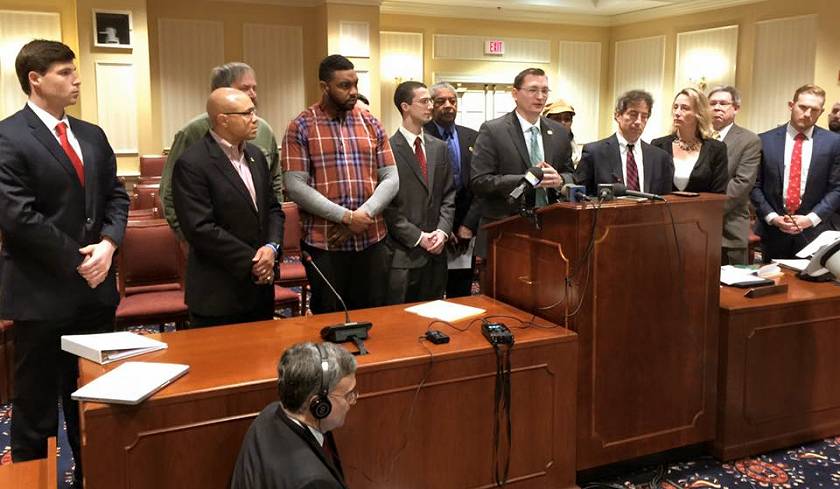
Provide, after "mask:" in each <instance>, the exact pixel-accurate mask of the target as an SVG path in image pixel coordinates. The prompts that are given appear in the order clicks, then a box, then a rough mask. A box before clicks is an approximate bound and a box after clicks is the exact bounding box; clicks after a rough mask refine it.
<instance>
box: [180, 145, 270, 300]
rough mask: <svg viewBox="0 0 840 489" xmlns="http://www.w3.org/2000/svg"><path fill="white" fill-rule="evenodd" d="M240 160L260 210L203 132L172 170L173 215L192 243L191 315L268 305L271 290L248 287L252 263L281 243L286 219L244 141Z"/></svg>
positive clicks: (261, 163) (255, 151) (264, 169)
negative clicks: (259, 251) (266, 247)
mask: <svg viewBox="0 0 840 489" xmlns="http://www.w3.org/2000/svg"><path fill="white" fill-rule="evenodd" d="M245 154H246V160H249V161H250V163H249V166H250V169H251V175H252V177H253V181H254V190H255V191H256V200H257V204H258V207H259V211H257V209H254V204H253V202H252V201H251V196H250V194H249V193H248V189H247V188H246V187H245V184H244V183H242V178H241V177H240V176H239V173H237V171H236V170H235V169H234V167H233V165H232V164H231V163H230V160H229V159H228V158H227V156H226V155H225V154H224V152H223V151H222V148H220V147H219V145H218V144H217V143H216V141H215V140H214V139H213V137H212V136H211V135H210V133H209V132H208V133H207V134H206V135H205V137H204V138H202V139H201V140H199V141H198V142H196V143H195V144H193V145H192V146H190V147H189V149H187V151H185V152H184V154H182V155H181V157H180V158H178V161H177V163H176V164H175V169H174V173H173V180H172V195H173V198H174V203H175V213H176V214H177V216H178V222H179V223H180V224H181V231H183V233H184V237H185V238H186V240H187V242H188V243H189V244H190V256H189V259H188V262H187V277H186V293H185V296H186V303H187V305H188V306H189V308H190V310H191V311H192V312H195V313H197V314H201V315H205V316H225V315H233V314H240V313H244V312H249V311H253V310H254V309H255V308H260V307H265V306H266V304H267V302H271V303H273V300H274V288H273V287H272V286H271V285H256V284H254V278H253V276H252V275H251V267H252V265H253V263H252V262H251V259H252V258H253V257H254V254H255V253H256V252H257V249H258V248H260V247H261V246H263V245H265V244H267V243H270V242H274V243H283V222H284V216H283V211H282V210H281V208H280V204H279V203H278V202H277V197H276V196H275V194H274V192H273V191H272V188H271V177H270V176H269V174H268V164H266V162H265V156H263V153H262V151H260V149H259V148H257V147H256V146H254V145H252V144H250V143H249V144H246V146H245Z"/></svg>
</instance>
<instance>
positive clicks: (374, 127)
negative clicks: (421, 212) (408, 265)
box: [281, 104, 394, 251]
mask: <svg viewBox="0 0 840 489" xmlns="http://www.w3.org/2000/svg"><path fill="white" fill-rule="evenodd" d="M281 158H282V164H283V171H299V172H306V173H308V174H309V178H308V181H307V183H308V184H309V185H310V186H311V187H313V188H314V189H315V190H317V191H318V192H320V193H321V194H323V195H324V196H325V197H326V198H328V199H330V200H331V201H333V202H335V203H336V204H338V205H340V206H342V207H345V208H347V209H349V210H356V209H358V208H359V207H360V206H361V205H362V204H364V203H365V201H367V200H368V199H369V198H370V196H371V195H372V194H373V191H374V189H375V188H376V185H377V183H378V182H379V176H378V173H377V171H378V170H379V168H383V167H386V166H391V165H394V154H393V153H392V152H391V145H390V143H389V142H388V137H387V135H386V134H385V130H384V129H383V128H382V125H381V124H380V123H379V121H378V120H376V118H375V117H373V116H372V115H371V114H370V113H369V112H367V111H362V110H359V109H356V108H354V109H353V110H352V111H348V112H347V113H346V116H345V117H344V119H338V118H331V117H330V116H329V115H328V114H327V113H326V112H324V110H323V109H321V107H320V104H315V105H313V106H311V107H309V108H308V109H306V110H304V111H303V112H301V113H300V114H299V115H298V116H297V117H296V118H295V119H293V120H292V121H291V122H290V123H289V127H288V129H287V130H286V136H285V137H284V141H283V147H282V155H281ZM300 215H301V224H302V226H303V240H304V241H305V242H306V243H307V244H309V245H311V246H314V247H316V248H321V249H324V250H329V251H361V250H364V249H365V248H367V247H369V246H371V245H373V244H376V243H378V242H379V241H381V240H382V239H384V238H385V235H386V233H387V231H386V227H385V219H384V218H383V217H382V215H378V216H374V217H373V224H371V225H370V226H369V227H368V229H367V231H366V232H365V233H362V234H356V235H352V236H351V237H350V238H348V239H347V240H346V241H344V242H343V243H341V244H340V245H338V246H337V247H333V248H331V247H330V245H329V242H328V239H327V238H328V236H329V233H330V229H331V228H332V227H333V226H336V225H337V224H336V223H333V222H330V221H328V220H326V219H324V218H323V217H320V216H315V215H312V214H309V213H308V212H306V211H304V210H303V209H301V210H300Z"/></svg>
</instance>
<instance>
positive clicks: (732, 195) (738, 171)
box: [722, 124, 761, 248]
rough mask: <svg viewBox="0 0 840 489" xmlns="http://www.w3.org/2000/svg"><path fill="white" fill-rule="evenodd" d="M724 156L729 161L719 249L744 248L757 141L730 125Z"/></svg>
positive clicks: (757, 157)
mask: <svg viewBox="0 0 840 489" xmlns="http://www.w3.org/2000/svg"><path fill="white" fill-rule="evenodd" d="M723 142H724V144H726V155H727V157H728V159H729V168H728V170H729V183H728V184H727V185H726V196H727V197H729V199H728V200H727V201H726V205H725V206H724V208H723V209H724V210H723V212H724V214H723V242H722V244H723V246H724V247H726V248H746V247H747V245H749V235H750V208H749V206H750V191H751V190H752V188H753V185H754V184H755V177H756V175H757V174H758V164H759V163H760V162H761V140H760V139H759V138H758V136H756V135H755V134H754V133H753V132H751V131H748V130H746V129H744V128H743V127H741V126H739V125H737V124H733V125H732V128H731V129H729V132H727V133H726V137H725V138H724V139H723Z"/></svg>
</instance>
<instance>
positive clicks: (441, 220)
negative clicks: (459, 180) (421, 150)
mask: <svg viewBox="0 0 840 489" xmlns="http://www.w3.org/2000/svg"><path fill="white" fill-rule="evenodd" d="M424 144H425V145H426V167H427V169H428V174H429V179H428V182H427V181H426V179H424V178H423V174H422V172H421V171H420V163H419V162H418V161H417V156H415V154H414V150H413V149H412V148H411V147H410V146H409V145H408V142H407V141H406V140H405V137H403V135H402V134H400V132H399V130H398V131H397V132H396V134H394V135H393V136H391V149H392V150H393V151H394V160H396V163H397V172H398V173H399V176H400V190H399V192H397V195H396V196H395V197H394V199H393V200H392V201H391V203H390V204H388V207H386V208H385V211H384V213H383V214H384V216H385V223H386V224H387V225H388V245H389V247H390V248H391V249H392V250H393V252H394V260H393V266H394V267H398V268H420V267H422V266H425V265H426V263H428V261H429V260H441V261H446V253H441V254H439V255H432V254H430V253H429V252H427V251H426V250H424V249H423V247H421V246H415V243H417V240H418V239H420V233H421V232H426V233H429V232H432V231H434V230H435V229H440V230H441V231H443V232H444V233H446V234H447V236H448V235H449V233H450V232H452V230H453V228H452V217H453V215H454V214H455V180H454V178H453V177H452V164H451V163H450V162H449V150H448V149H447V147H446V143H444V142H442V141H439V140H438V139H436V138H434V137H432V136H429V135H428V134H426V135H425V136H424Z"/></svg>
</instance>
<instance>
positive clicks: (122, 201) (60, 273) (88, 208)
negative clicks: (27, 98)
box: [0, 106, 129, 320]
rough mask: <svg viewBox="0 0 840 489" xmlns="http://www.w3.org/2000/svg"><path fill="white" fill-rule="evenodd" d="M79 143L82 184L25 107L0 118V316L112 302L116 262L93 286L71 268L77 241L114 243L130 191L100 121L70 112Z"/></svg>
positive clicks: (63, 312)
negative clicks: (0, 241)
mask: <svg viewBox="0 0 840 489" xmlns="http://www.w3.org/2000/svg"><path fill="white" fill-rule="evenodd" d="M69 122H70V128H71V129H72V131H73V134H74V135H75V136H76V139H78V140H79V145H80V146H81V150H82V155H81V157H82V161H83V162H84V172H85V186H84V187H82V185H81V183H80V182H79V179H78V177H77V176H76V171H75V170H74V168H73V164H72V163H71V162H70V159H69V158H68V157H67V154H66V153H64V150H63V149H62V148H61V146H60V145H59V144H58V141H57V140H56V138H55V136H54V135H53V128H47V126H45V125H44V123H43V122H42V121H41V120H40V119H39V118H38V116H37V115H35V112H33V111H32V109H30V108H29V107H28V106H26V107H24V108H23V110H20V111H18V112H17V113H15V114H13V115H12V116H11V117H9V118H7V119H5V120H4V121H2V122H0V233H2V235H3V249H2V253H0V256H2V258H1V259H0V317H3V318H4V319H15V320H47V319H61V318H66V317H70V316H72V315H73V314H75V309H76V306H79V305H97V304H98V305H104V306H116V304H117V303H118V302H119V295H118V293H117V287H116V281H115V273H114V272H115V270H114V267H112V268H111V270H110V271H109V273H108V277H107V278H106V279H105V281H104V282H103V283H102V284H100V285H99V286H98V287H97V288H96V289H91V288H90V287H88V285H87V282H86V281H85V280H84V279H83V278H82V277H81V275H79V273H78V272H77V271H76V267H78V266H79V265H80V264H81V262H82V255H80V254H79V248H81V247H83V246H86V245H88V244H91V243H97V242H99V241H100V240H101V239H102V237H103V236H108V237H109V238H111V239H112V240H113V241H114V242H115V243H116V244H117V245H118V246H119V244H120V243H121V242H122V239H123V236H124V234H125V224H126V219H127V215H128V202H129V201H128V195H127V194H126V192H125V188H124V187H123V185H122V183H120V181H119V180H117V163H116V158H115V157H114V152H113V151H112V150H111V146H110V144H108V139H107V138H106V137H105V133H104V132H102V129H100V128H99V127H98V126H95V125H93V124H90V123H87V122H85V121H81V120H79V119H74V118H73V117H69Z"/></svg>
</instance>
